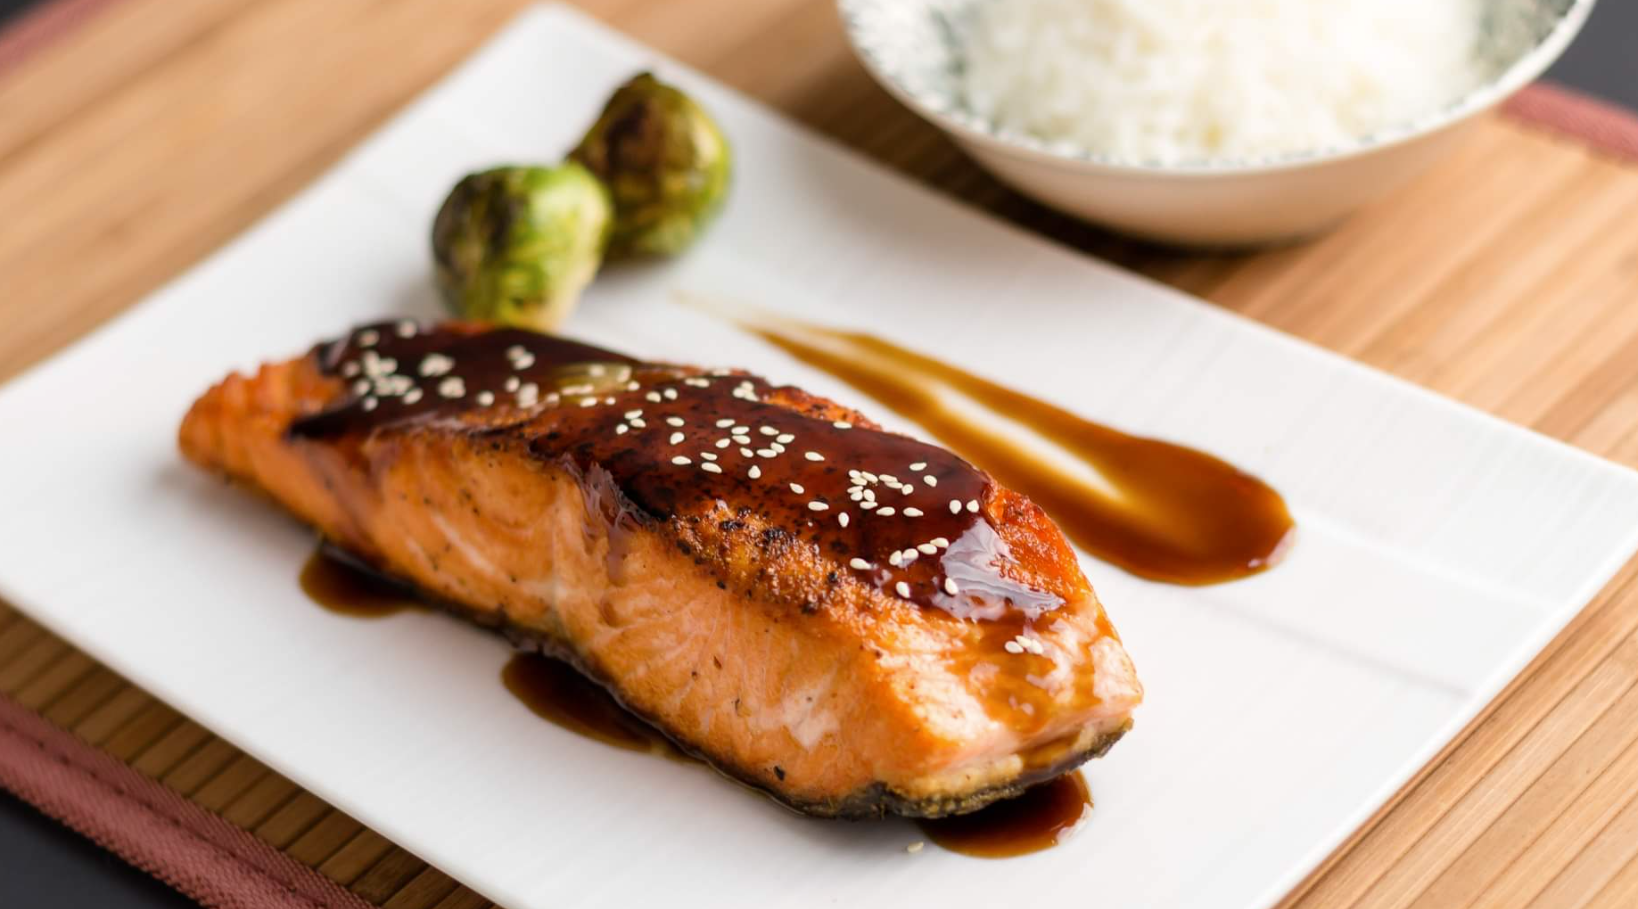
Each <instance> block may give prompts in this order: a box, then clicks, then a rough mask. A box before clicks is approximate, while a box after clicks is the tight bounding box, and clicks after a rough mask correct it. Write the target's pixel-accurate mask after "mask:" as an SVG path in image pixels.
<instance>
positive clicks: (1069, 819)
mask: <svg viewBox="0 0 1638 909" xmlns="http://www.w3.org/2000/svg"><path fill="white" fill-rule="evenodd" d="M1091 816H1092V793H1091V792H1090V791H1089V790H1088V789H1087V788H1086V780H1084V779H1082V778H1081V775H1080V773H1079V772H1075V773H1066V774H1064V775H1063V776H1060V777H1058V778H1056V779H1052V780H1048V781H1047V782H1045V783H1041V784H1039V785H1036V786H1031V787H1030V788H1028V789H1026V790H1024V794H1023V795H1020V796H1018V797H1017V798H1012V799H1007V800H1005V801H1000V802H996V803H995V804H993V805H990V806H989V807H987V808H983V809H981V810H979V811H975V812H973V813H972V814H960V815H956V816H955V817H946V818H939V819H937V820H923V821H917V822H916V823H917V824H918V825H919V826H920V827H921V829H922V832H923V833H926V834H927V838H928V839H930V840H932V841H933V842H935V843H937V844H939V845H940V846H943V847H944V848H945V849H948V850H950V851H951V852H959V853H961V854H962V855H970V856H974V857H976V858H1010V857H1012V856H1015V855H1028V854H1029V853H1031V852H1040V851H1042V850H1044V849H1051V848H1052V847H1053V846H1056V845H1058V844H1059V843H1062V842H1063V841H1064V840H1066V839H1068V838H1069V837H1070V836H1071V835H1072V834H1074V832H1075V831H1076V830H1077V829H1079V828H1080V826H1081V825H1082V824H1084V823H1086V820H1087V818H1089V817H1091Z"/></svg>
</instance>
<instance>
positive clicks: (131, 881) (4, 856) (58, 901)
mask: <svg viewBox="0 0 1638 909" xmlns="http://www.w3.org/2000/svg"><path fill="white" fill-rule="evenodd" d="M38 2H39V0H0V27H4V25H5V24H6V23H7V22H9V21H10V20H11V19H12V18H13V17H15V16H17V15H19V14H20V13H22V12H23V11H25V10H27V9H28V8H29V7H31V6H35V5H38ZM125 2H131V3H141V2H146V3H151V4H153V5H154V6H155V14H156V15H163V13H161V12H159V10H158V7H159V5H160V4H159V0H125ZM1429 2H1436V0H1429ZM1547 76H1548V78H1550V79H1554V80H1556V81H1558V82H1562V83H1564V84H1565V85H1569V86H1572V87H1574V88H1578V89H1581V90H1582V91H1584V92H1588V93H1590V94H1594V95H1598V96H1600V97H1602V98H1605V99H1607V100H1610V101H1614V102H1617V103H1620V104H1624V105H1626V106H1627V107H1631V108H1635V109H1638V2H1635V0H1603V2H1602V3H1599V4H1598V5H1597V6H1596V7H1595V8H1594V9H1593V14H1592V19H1591V20H1590V21H1589V22H1588V23H1587V27H1586V29H1585V30H1584V31H1583V32H1582V33H1581V36H1580V37H1579V38H1578V39H1576V42H1575V44H1573V45H1571V47H1570V49H1569V52H1568V53H1566V54H1565V55H1564V57H1563V59H1561V60H1560V61H1559V62H1558V63H1557V65H1555V66H1554V67H1553V68H1552V69H1551V70H1548V72H1547ZM192 905H193V903H192V902H190V901H188V900H185V899H183V898H182V897H180V896H178V895H177V894H176V893H174V892H173V891H171V890H170V889H169V888H167V887H165V886H164V885H163V884H160V883H159V882H157V881H155V880H154V879H152V878H150V877H148V876H147V875H146V874H143V873H142V872H140V871H137V870H135V869H133V868H130V867H129V866H127V865H125V864H123V863H122V862H120V861H119V860H118V859H116V858H114V857H113V856H111V855H109V854H108V853H106V852H103V851H102V850H101V849H100V848H98V847H97V846H95V845H92V844H91V843H90V842H88V841H86V840H84V839H81V838H80V837H79V836H78V835H77V834H75V833H73V832H71V831H68V830H66V829H64V828H62V827H59V826H58V825H57V824H56V823H55V822H53V821H51V820H50V819H48V818H46V817H44V816H42V815H40V814H39V813H37V812H35V811H34V809H33V808H31V807H30V806H28V805H27V804H24V803H23V802H19V801H17V800H16V799H14V798H12V797H11V796H10V795H7V794H5V793H4V792H0V906H18V907H22V906H29V907H39V909H57V907H82V906H83V907H106V909H161V907H187V906H192Z"/></svg>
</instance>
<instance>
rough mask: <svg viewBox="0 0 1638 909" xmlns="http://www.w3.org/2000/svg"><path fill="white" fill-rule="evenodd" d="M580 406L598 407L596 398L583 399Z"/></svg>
mask: <svg viewBox="0 0 1638 909" xmlns="http://www.w3.org/2000/svg"><path fill="white" fill-rule="evenodd" d="M580 406H581V407H596V406H597V399H596V398H581V399H580Z"/></svg>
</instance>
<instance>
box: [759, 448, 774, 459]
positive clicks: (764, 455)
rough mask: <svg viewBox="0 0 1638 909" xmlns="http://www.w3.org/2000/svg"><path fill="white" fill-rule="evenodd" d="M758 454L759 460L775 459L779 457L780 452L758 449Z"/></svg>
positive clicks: (770, 449)
mask: <svg viewBox="0 0 1638 909" xmlns="http://www.w3.org/2000/svg"><path fill="white" fill-rule="evenodd" d="M756 454H757V457H759V458H774V457H778V456H779V452H777V451H774V450H773V449H772V448H758V449H757V450H756Z"/></svg>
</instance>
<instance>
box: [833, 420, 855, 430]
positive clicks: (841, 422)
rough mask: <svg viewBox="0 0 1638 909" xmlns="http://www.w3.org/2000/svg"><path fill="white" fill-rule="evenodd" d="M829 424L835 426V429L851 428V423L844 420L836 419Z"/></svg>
mask: <svg viewBox="0 0 1638 909" xmlns="http://www.w3.org/2000/svg"><path fill="white" fill-rule="evenodd" d="M830 425H832V426H834V427H836V428H837V429H852V428H853V424H852V423H849V422H848V421H846V420H837V421H836V422H834V423H832V424H830Z"/></svg>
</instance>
